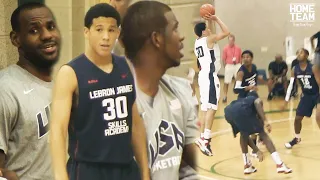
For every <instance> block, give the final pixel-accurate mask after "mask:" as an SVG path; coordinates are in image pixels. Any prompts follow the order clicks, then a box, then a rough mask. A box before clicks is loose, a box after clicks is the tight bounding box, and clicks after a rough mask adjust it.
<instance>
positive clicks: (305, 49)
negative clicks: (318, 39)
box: [301, 48, 309, 56]
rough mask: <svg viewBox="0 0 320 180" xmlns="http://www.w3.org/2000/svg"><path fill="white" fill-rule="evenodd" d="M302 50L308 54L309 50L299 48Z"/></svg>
mask: <svg viewBox="0 0 320 180" xmlns="http://www.w3.org/2000/svg"><path fill="white" fill-rule="evenodd" d="M301 50H302V51H304V53H306V54H307V55H308V56H309V51H308V50H307V49H305V48H301Z"/></svg>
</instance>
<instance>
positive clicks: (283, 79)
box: [282, 76, 289, 92]
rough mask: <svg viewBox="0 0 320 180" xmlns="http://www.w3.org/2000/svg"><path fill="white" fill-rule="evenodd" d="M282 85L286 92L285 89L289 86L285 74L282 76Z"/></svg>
mask: <svg viewBox="0 0 320 180" xmlns="http://www.w3.org/2000/svg"><path fill="white" fill-rule="evenodd" d="M282 85H283V89H284V92H287V89H288V86H289V84H288V78H287V76H283V77H282Z"/></svg>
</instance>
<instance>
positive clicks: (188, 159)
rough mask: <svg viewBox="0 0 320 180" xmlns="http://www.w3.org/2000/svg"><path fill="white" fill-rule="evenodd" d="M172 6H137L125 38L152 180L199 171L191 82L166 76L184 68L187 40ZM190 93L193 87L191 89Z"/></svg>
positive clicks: (126, 25) (129, 17)
mask: <svg viewBox="0 0 320 180" xmlns="http://www.w3.org/2000/svg"><path fill="white" fill-rule="evenodd" d="M178 25H179V22H178V21H177V19H176V17H175V15H174V13H173V12H172V10H171V8H170V7H169V6H168V5H166V4H163V3H160V2H157V1H140V2H137V3H135V4H133V5H131V6H130V7H129V9H128V12H127V14H126V15H125V17H124V19H123V23H122V28H121V29H122V31H121V35H120V39H121V41H122V44H123V46H124V48H125V52H126V56H127V57H128V59H130V61H131V62H132V64H133V67H134V71H135V80H136V84H137V87H138V88H137V105H138V109H139V113H140V115H141V117H142V118H143V120H144V123H145V126H146V131H147V144H148V152H149V153H148V154H149V168H150V170H151V179H152V180H169V179H179V178H182V177H181V176H179V170H180V168H182V167H184V166H183V165H182V163H183V164H186V165H188V166H190V167H192V168H195V167H196V146H195V145H194V143H193V142H194V139H195V137H196V133H197V132H198V129H197V127H196V125H195V124H196V123H195V122H196V115H195V113H194V111H193V110H192V109H193V108H192V106H191V105H190V103H188V101H189V100H188V99H190V98H192V97H191V95H187V94H186V93H185V92H186V91H185V88H186V87H185V85H184V84H185V82H182V81H180V80H179V79H177V78H172V76H169V75H165V72H166V71H167V70H168V69H169V68H171V67H176V66H179V64H180V59H181V58H182V57H183V54H182V53H181V49H182V48H183V44H182V41H183V39H184V38H183V37H181V35H180V34H179V30H178ZM189 89H190V87H189Z"/></svg>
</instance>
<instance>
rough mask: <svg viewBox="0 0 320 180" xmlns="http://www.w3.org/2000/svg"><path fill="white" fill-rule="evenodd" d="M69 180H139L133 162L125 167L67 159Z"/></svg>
mask: <svg viewBox="0 0 320 180" xmlns="http://www.w3.org/2000/svg"><path fill="white" fill-rule="evenodd" d="M67 170H68V175H69V180H89V179H92V180H141V176H140V171H139V168H138V165H137V164H136V161H135V160H132V162H131V163H129V164H126V165H119V164H103V163H91V162H90V163H88V162H77V161H74V160H72V159H71V158H69V160H68V163H67Z"/></svg>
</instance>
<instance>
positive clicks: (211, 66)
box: [194, 37, 221, 73]
mask: <svg viewBox="0 0 320 180" xmlns="http://www.w3.org/2000/svg"><path fill="white" fill-rule="evenodd" d="M194 54H195V55H196V56H197V58H198V61H199V63H200V66H201V71H203V72H211V73H213V72H215V73H218V72H219V70H220V68H221V63H220V61H216V58H215V54H214V50H213V49H210V48H208V45H207V37H203V38H199V39H197V40H196V42H195V44H194Z"/></svg>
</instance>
